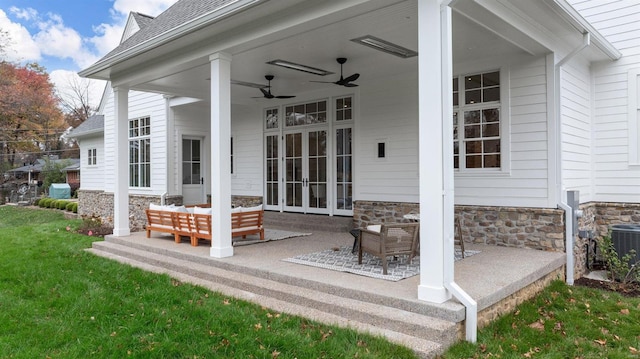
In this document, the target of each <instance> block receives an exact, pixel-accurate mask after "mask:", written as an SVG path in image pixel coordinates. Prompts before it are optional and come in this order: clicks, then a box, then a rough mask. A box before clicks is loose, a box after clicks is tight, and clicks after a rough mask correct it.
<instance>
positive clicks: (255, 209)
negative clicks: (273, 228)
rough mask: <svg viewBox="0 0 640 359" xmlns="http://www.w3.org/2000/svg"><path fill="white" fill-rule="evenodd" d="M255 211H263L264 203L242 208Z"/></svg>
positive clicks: (245, 210) (246, 210)
mask: <svg viewBox="0 0 640 359" xmlns="http://www.w3.org/2000/svg"><path fill="white" fill-rule="evenodd" d="M254 211H262V205H261V204H260V205H257V206H254V207H245V208H243V209H242V212H254Z"/></svg>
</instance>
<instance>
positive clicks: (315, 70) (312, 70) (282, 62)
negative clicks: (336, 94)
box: [267, 60, 333, 76]
mask: <svg viewBox="0 0 640 359" xmlns="http://www.w3.org/2000/svg"><path fill="white" fill-rule="evenodd" d="M267 63H268V64H269V65H275V66H280V67H284V68H287V69H292V70H298V71H302V72H307V73H310V74H314V75H319V76H326V75H331V74H333V72H331V71H327V70H323V69H318V68H315V67H311V66H307V65H301V64H296V63H295V62H290V61H286V60H273V61H269V62H267Z"/></svg>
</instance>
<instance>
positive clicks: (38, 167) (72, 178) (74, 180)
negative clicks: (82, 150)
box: [7, 156, 80, 193]
mask: <svg viewBox="0 0 640 359" xmlns="http://www.w3.org/2000/svg"><path fill="white" fill-rule="evenodd" d="M49 160H50V161H51V162H52V163H53V164H63V165H66V166H65V167H64V168H62V171H63V172H65V175H66V183H68V184H69V185H74V186H75V187H74V186H71V187H72V188H76V189H77V188H79V187H80V167H79V163H80V160H79V159H77V158H62V159H61V158H58V156H51V157H50V159H49ZM46 165H47V160H46V159H44V158H40V159H37V160H36V161H35V162H34V163H33V164H28V165H24V166H22V167H18V168H14V169H12V170H9V171H7V173H10V174H11V175H13V177H14V178H18V179H19V180H18V182H19V183H18V192H20V193H25V192H26V191H27V190H28V188H29V184H37V185H39V186H40V185H42V181H43V178H42V175H41V173H42V171H43V170H44V168H45V166H46Z"/></svg>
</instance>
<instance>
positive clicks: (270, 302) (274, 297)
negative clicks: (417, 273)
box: [90, 239, 456, 358]
mask: <svg viewBox="0 0 640 359" xmlns="http://www.w3.org/2000/svg"><path fill="white" fill-rule="evenodd" d="M117 242H118V241H117V239H116V240H114V241H110V240H107V241H103V242H95V243H94V245H93V248H92V249H90V251H91V252H93V253H95V254H97V255H100V256H104V257H108V258H112V259H115V260H118V261H120V262H123V263H128V264H130V265H134V266H136V267H140V268H143V269H145V270H150V271H153V272H161V273H167V274H169V275H172V276H174V277H176V278H178V279H180V280H184V281H187V282H191V283H194V284H197V285H202V286H205V287H207V288H210V289H212V290H215V291H219V292H222V293H224V294H226V295H232V296H235V297H238V298H241V299H245V300H248V301H251V302H254V303H257V304H260V305H263V306H266V307H269V308H272V309H274V310H278V311H282V312H286V313H290V314H295V315H301V316H304V317H308V318H311V319H314V320H318V321H321V322H326V323H331V324H336V325H340V326H348V327H353V328H356V329H358V330H361V331H366V332H370V333H373V334H378V335H384V336H386V337H387V338H389V339H390V340H392V341H394V342H397V343H400V344H403V345H406V346H409V347H411V348H413V349H414V350H415V351H416V353H418V354H419V355H420V357H424V358H431V357H433V356H435V355H437V354H438V353H440V352H442V351H443V350H444V348H446V347H448V346H449V345H450V344H451V343H452V342H453V341H455V339H456V324H455V323H453V322H450V321H446V320H443V319H438V318H433V317H430V316H426V315H423V314H418V313H414V312H409V311H406V310H402V309H397V308H395V307H390V306H385V305H380V304H374V303H371V302H368V301H366V300H356V299H352V298H346V297H343V296H340V295H335V294H330V293H327V292H325V291H321V290H317V289H313V288H307V287H300V286H297V285H292V284H288V283H283V282H281V281H276V280H271V279H265V278H261V277H256V276H254V275H251V274H247V273H242V272H238V271H233V270H229V269H225V268H220V267H217V266H214V265H211V263H207V264H204V263H199V262H197V261H193V260H191V259H190V258H185V259H179V258H176V257H175V256H169V255H165V254H160V253H153V252H150V251H148V250H144V249H137V248H133V247H131V246H127V245H126V244H121V243H117ZM212 262H213V261H212Z"/></svg>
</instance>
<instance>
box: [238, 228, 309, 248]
mask: <svg viewBox="0 0 640 359" xmlns="http://www.w3.org/2000/svg"><path fill="white" fill-rule="evenodd" d="M309 235H311V233H300V232H290V231H283V230H279V229H269V228H265V229H264V240H260V235H257V234H252V235H249V236H247V238H242V237H236V238H234V239H233V246H234V247H237V246H246V245H250V244H256V243H266V242H270V241H279V240H281V239H287V238H293V237H303V236H309Z"/></svg>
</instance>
